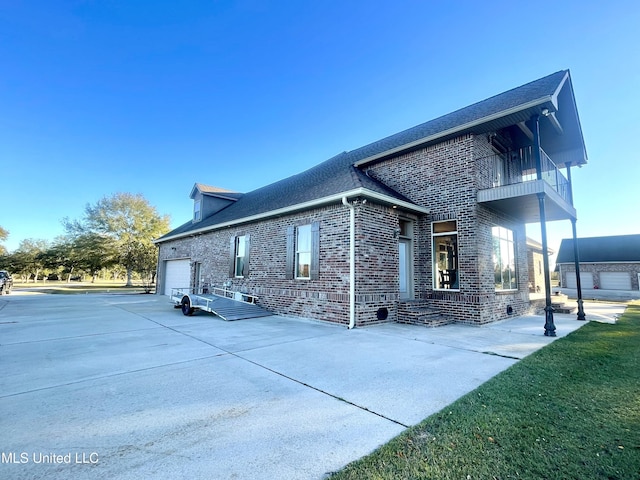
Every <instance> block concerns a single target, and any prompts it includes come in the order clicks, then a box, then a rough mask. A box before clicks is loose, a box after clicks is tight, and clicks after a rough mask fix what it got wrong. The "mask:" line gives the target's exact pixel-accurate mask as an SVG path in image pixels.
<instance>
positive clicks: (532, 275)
mask: <svg viewBox="0 0 640 480" xmlns="http://www.w3.org/2000/svg"><path fill="white" fill-rule="evenodd" d="M547 251H548V252H549V255H553V254H554V253H555V251H554V250H553V249H551V248H547ZM543 265H544V255H542V244H541V243H540V242H538V241H536V240H534V239H533V238H527V266H528V270H529V293H541V292H544V287H545V285H544V267H543Z"/></svg>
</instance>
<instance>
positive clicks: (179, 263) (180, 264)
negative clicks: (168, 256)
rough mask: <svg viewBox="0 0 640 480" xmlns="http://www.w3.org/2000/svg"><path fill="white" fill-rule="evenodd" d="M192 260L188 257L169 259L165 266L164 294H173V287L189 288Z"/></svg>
mask: <svg viewBox="0 0 640 480" xmlns="http://www.w3.org/2000/svg"><path fill="white" fill-rule="evenodd" d="M190 279H191V262H190V260H189V259H188V258H185V259H181V260H167V261H166V262H165V268H164V294H165V295H171V289H172V288H189V286H190V283H191V282H190Z"/></svg>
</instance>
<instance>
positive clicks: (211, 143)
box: [0, 0, 640, 250]
mask: <svg viewBox="0 0 640 480" xmlns="http://www.w3.org/2000/svg"><path fill="white" fill-rule="evenodd" d="M639 32H640V3H638V2H637V0H633V1H632V0H628V1H618V0H612V1H609V2H588V1H587V2H585V1H580V2H578V1H561V0H559V1H547V0H541V1H538V2H535V3H533V4H532V3H531V2H529V3H526V2H513V1H502V0H498V1H494V2H489V3H487V2H461V1H429V2H425V1H400V0H396V1H389V2H382V1H379V2H376V1H372V0H368V1H345V0H340V1H333V0H326V1H321V2H318V1H315V2H311V1H309V2H304V1H271V2H267V1H261V0H240V1H215V0H210V1H185V2H175V1H172V2H168V1H163V0H155V1H153V2H152V1H130V0H123V1H118V0H103V1H98V0H96V1H80V0H77V1H56V2H50V1H29V0H25V1H20V0H0V164H1V166H2V167H1V168H2V170H1V173H0V175H1V177H0V178H2V191H3V195H2V199H3V205H2V208H0V226H2V227H4V228H5V229H7V230H9V232H10V237H9V239H8V241H7V242H5V245H6V246H7V247H8V248H9V250H13V249H15V248H16V247H17V246H18V244H19V242H20V241H21V240H23V239H25V238H38V239H48V240H53V238H54V237H55V236H57V235H59V234H62V233H63V229H62V226H61V223H60V220H61V219H62V218H63V217H70V218H80V217H81V216H82V214H83V211H84V207H85V205H86V204H87V203H95V202H96V201H97V200H99V199H100V198H102V197H103V196H105V195H111V194H113V193H116V192H131V193H141V194H143V195H144V196H145V197H146V198H147V199H148V200H149V202H150V203H151V204H152V205H154V206H155V207H156V208H157V209H158V212H159V213H161V214H169V215H170V216H171V219H172V226H178V225H180V224H182V223H184V222H185V221H187V220H188V219H190V217H191V214H192V203H191V201H190V199H189V193H190V191H191V188H192V186H193V184H194V183H195V182H201V183H205V184H209V185H215V186H219V187H224V188H229V189H233V190H237V191H250V190H252V189H255V188H257V187H260V186H263V185H266V184H268V183H271V182H273V181H276V180H278V179H281V178H284V177H287V176H289V175H293V174H295V173H298V172H300V171H302V170H305V169H307V168H309V167H311V166H313V165H315V164H317V163H320V162H321V161H324V160H326V159H328V158H330V157H332V156H334V155H335V154H337V153H339V152H342V151H344V150H352V149H354V148H357V147H360V146H363V145H366V144H368V143H370V142H372V141H375V140H378V139H380V138H382V137H385V136H387V135H390V134H393V133H396V132H398V131H401V130H404V129H406V128H409V127H412V126H414V125H417V124H419V123H422V122H425V121H427V120H430V119H433V118H436V117H438V116H440V115H443V114H446V113H448V112H451V111H453V110H456V109H458V108H461V107H464V106H466V105H469V104H471V103H474V102H476V101H479V100H483V99H484V98H487V97H489V96H492V95H495V94H497V93H500V92H502V91H505V90H507V89H510V88H513V87H516V86H519V85H521V84H524V83H527V82H529V81H531V80H534V79H537V78H540V77H543V76H545V75H547V74H550V73H553V72H555V71H558V70H561V69H566V68H568V69H570V70H571V75H572V79H573V84H574V89H575V95H576V101H577V104H578V109H579V114H580V118H581V122H582V128H583V133H584V137H585V142H586V145H587V152H588V155H589V162H590V163H589V164H588V165H587V166H586V167H584V168H582V169H580V170H576V171H575V172H574V175H573V177H574V178H573V179H574V190H575V203H576V208H577V209H578V215H579V220H578V235H579V236H597V235H615V234H626V233H640V220H639V217H640V216H639V214H638V210H639V207H640V185H639V182H638V180H639V178H640V166H639V165H640V157H639V155H638V153H637V146H636V142H637V141H638V139H639V137H640V116H639V115H638V112H640V101H639V98H640V96H639V93H638V88H639V87H640V51H639V48H640V47H639V45H640V33H639ZM530 231H531V235H532V236H533V237H536V235H538V236H539V227H538V226H535V227H534V228H533V229H531V230H530ZM570 235H571V224H570V223H569V222H568V221H564V222H554V223H551V224H550V225H549V245H550V247H552V248H557V247H558V246H559V243H560V239H561V238H563V237H569V236H570Z"/></svg>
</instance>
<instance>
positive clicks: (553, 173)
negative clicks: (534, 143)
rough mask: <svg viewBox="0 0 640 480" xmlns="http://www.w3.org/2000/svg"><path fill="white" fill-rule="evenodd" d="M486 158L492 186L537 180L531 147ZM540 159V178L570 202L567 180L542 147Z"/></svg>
mask: <svg viewBox="0 0 640 480" xmlns="http://www.w3.org/2000/svg"><path fill="white" fill-rule="evenodd" d="M488 159H489V161H490V162H489V163H490V165H491V168H492V175H493V178H492V182H493V185H492V186H493V187H501V186H504V185H515V184H518V183H524V182H532V181H535V180H538V173H537V170H536V160H535V156H534V155H533V147H525V148H521V149H519V150H515V151H511V152H508V153H505V154H497V155H492V156H490V157H488ZM540 160H541V164H542V180H544V181H545V182H547V183H548V184H549V185H551V186H552V187H553V189H554V190H555V191H556V192H558V194H559V195H560V196H561V197H562V198H563V199H564V200H565V201H566V202H567V203H570V196H569V181H568V180H567V179H566V177H565V176H564V175H563V174H562V172H561V171H560V169H559V168H558V167H557V166H556V164H555V163H553V160H551V158H549V155H547V154H546V153H545V151H544V150H542V149H540Z"/></svg>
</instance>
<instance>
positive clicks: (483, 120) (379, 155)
mask: <svg viewBox="0 0 640 480" xmlns="http://www.w3.org/2000/svg"><path fill="white" fill-rule="evenodd" d="M545 103H550V104H551V105H553V96H552V95H546V96H544V97H541V98H538V99H536V100H532V101H530V102H527V103H524V104H521V105H518V106H517V107H512V108H509V109H507V110H502V111H500V112H498V113H494V114H492V115H487V116H486V117H482V118H479V119H477V120H473V121H471V122H467V123H464V124H462V125H458V126H456V127H453V128H450V129H447V130H443V131H441V132H438V133H436V134H434V135H429V136H427V137H423V138H420V139H418V140H415V141H413V142H410V143H406V144H404V145H400V146H398V147H395V148H392V149H389V150H385V151H384V152H380V153H376V154H375V155H371V156H369V157H367V158H363V159H362V160H358V161H357V162H355V163H354V166H355V167H360V166H362V165H366V164H368V163H371V162H375V161H376V160H380V159H381V158H385V157H388V156H389V155H395V154H397V153H400V152H402V151H404V150H410V149H412V148H415V147H418V146H420V145H423V144H427V143H431V142H434V141H436V140H438V139H440V138H443V137H449V136H451V135H455V134H458V133H460V134H461V133H463V132H464V131H467V130H471V129H473V128H474V127H477V126H478V125H482V124H484V123H488V122H492V121H495V120H497V119H499V118H502V117H506V116H509V115H513V114H515V113H518V112H521V111H523V110H527V109H529V108H534V107H537V106H540V105H543V104H545Z"/></svg>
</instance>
